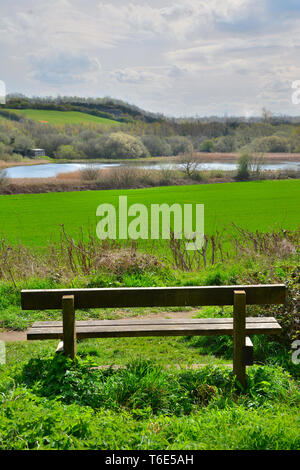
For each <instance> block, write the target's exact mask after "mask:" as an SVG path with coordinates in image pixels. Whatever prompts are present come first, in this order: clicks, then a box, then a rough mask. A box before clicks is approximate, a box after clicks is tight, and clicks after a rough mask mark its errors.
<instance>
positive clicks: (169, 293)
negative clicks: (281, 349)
mask: <svg viewBox="0 0 300 470" xmlns="http://www.w3.org/2000/svg"><path fill="white" fill-rule="evenodd" d="M234 290H244V291H245V292H246V295H247V304H249V305H250V304H282V303H284V302H285V295H286V294H285V293H286V287H285V285H284V284H270V285H255V286H252V285H249V286H192V287H130V288H110V289H106V288H100V289H50V290H40V289H38V290H22V292H21V304H22V309H23V310H43V309H60V308H61V299H62V297H63V296H65V295H74V298H75V308H76V309H78V308H116V307H117V308H125V307H167V306H169V307H171V306H174V307H175V306H201V305H233V303H234V300H233V292H234Z"/></svg>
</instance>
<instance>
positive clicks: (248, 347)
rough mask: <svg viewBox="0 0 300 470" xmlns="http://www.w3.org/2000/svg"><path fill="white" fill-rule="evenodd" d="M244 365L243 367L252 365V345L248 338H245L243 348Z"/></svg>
mask: <svg viewBox="0 0 300 470" xmlns="http://www.w3.org/2000/svg"><path fill="white" fill-rule="evenodd" d="M244 364H245V366H252V365H253V343H252V341H251V339H250V338H249V336H246V341H245V346H244Z"/></svg>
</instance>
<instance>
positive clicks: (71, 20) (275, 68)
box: [0, 0, 300, 116]
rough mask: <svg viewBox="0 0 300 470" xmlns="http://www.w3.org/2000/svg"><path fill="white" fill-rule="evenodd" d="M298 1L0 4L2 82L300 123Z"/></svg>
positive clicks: (38, 91)
mask: <svg viewBox="0 0 300 470" xmlns="http://www.w3.org/2000/svg"><path fill="white" fill-rule="evenodd" d="M299 58H300V1H299V0H182V1H180V0H177V1H176V0H175V1H171V0H139V1H138V0H132V1H124V0H106V1H99V0H13V1H12V0H0V80H3V81H4V82H5V84H6V90H7V92H8V93H11V92H20V93H24V94H26V95H28V96H33V95H40V96H47V95H53V96H57V95H58V94H60V95H78V96H100V97H103V96H111V97H114V98H119V99H123V100H125V101H128V102H130V103H133V104H136V105H137V106H140V107H142V108H144V109H146V110H149V111H153V112H160V113H163V114H165V115H167V116H197V115H198V116H205V115H225V114H226V115H245V116H251V115H260V114H261V110H262V108H263V107H265V108H267V109H268V110H270V111H272V112H273V113H276V114H277V113H278V114H291V115H300V105H298V106H297V105H295V104H293V103H292V99H291V96H292V91H293V90H292V88H291V85H292V82H293V81H295V80H300V62H299Z"/></svg>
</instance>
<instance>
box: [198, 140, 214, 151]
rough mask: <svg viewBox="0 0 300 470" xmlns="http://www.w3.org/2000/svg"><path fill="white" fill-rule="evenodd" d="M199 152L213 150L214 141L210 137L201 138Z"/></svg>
mask: <svg viewBox="0 0 300 470" xmlns="http://www.w3.org/2000/svg"><path fill="white" fill-rule="evenodd" d="M200 150H201V152H213V151H214V143H213V141H212V140H210V139H206V140H203V142H202V143H201V145H200Z"/></svg>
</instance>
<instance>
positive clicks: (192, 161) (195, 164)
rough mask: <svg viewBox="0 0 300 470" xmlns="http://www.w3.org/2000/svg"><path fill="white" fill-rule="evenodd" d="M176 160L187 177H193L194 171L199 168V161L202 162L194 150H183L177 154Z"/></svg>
mask: <svg viewBox="0 0 300 470" xmlns="http://www.w3.org/2000/svg"><path fill="white" fill-rule="evenodd" d="M177 162H178V163H179V166H180V168H181V169H182V170H183V171H184V172H185V174H186V175H187V176H188V177H189V178H192V177H193V175H194V174H195V172H196V171H197V170H199V167H200V165H201V163H203V162H202V159H200V158H199V157H198V156H197V154H196V153H195V152H185V153H182V154H180V155H178V157H177Z"/></svg>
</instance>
